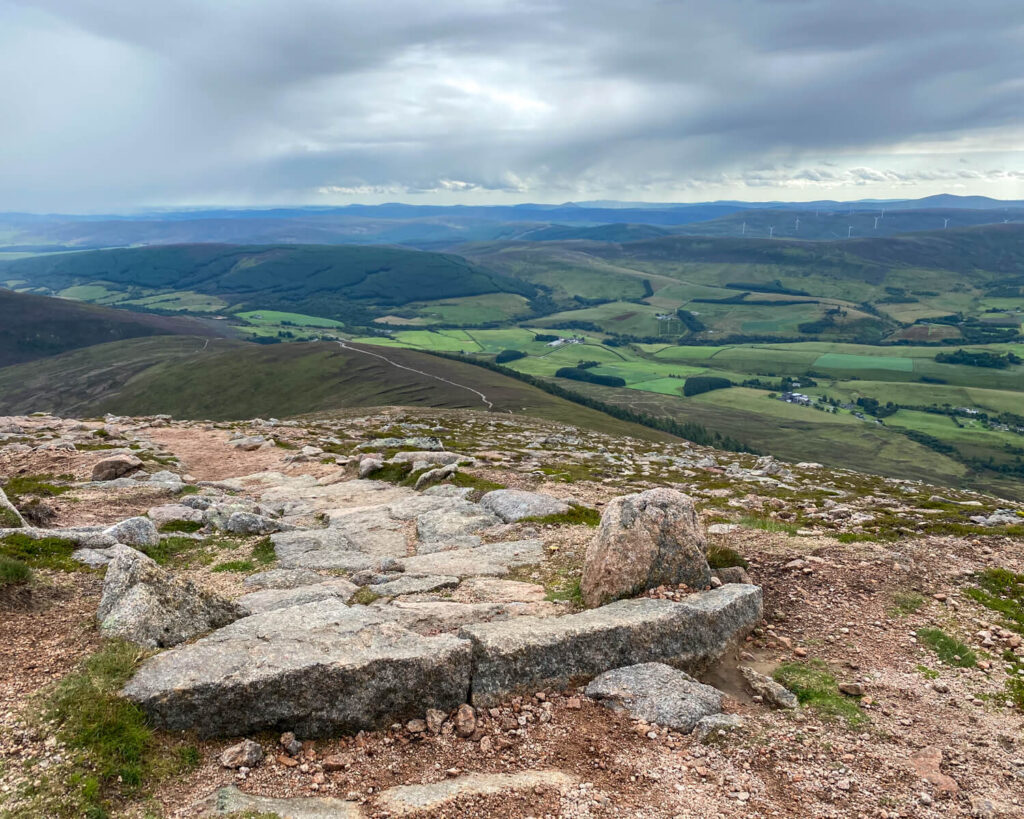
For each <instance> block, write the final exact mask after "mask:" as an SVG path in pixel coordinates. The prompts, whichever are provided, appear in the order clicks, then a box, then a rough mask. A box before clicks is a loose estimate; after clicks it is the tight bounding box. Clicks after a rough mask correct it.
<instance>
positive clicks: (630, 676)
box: [587, 663, 722, 734]
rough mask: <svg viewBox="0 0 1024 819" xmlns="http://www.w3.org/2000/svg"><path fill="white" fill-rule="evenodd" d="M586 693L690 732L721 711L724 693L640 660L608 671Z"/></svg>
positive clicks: (654, 721) (646, 718)
mask: <svg viewBox="0 0 1024 819" xmlns="http://www.w3.org/2000/svg"><path fill="white" fill-rule="evenodd" d="M587 696H588V697H592V698H593V699H596V700H600V701H601V702H603V703H604V704H605V705H606V706H608V707H609V708H612V709H613V710H617V711H626V712H627V713H629V715H630V716H632V717H634V718H636V719H640V720H643V721H644V722H647V723H651V724H653V725H661V726H663V727H665V728H672V729H673V730H676V731H682V732H683V733H687V734H688V733H689V732H690V731H692V730H693V729H694V727H695V726H696V725H697V723H699V722H700V721H701V720H702V719H703V718H704V717H708V716H711V715H712V714H718V713H720V712H721V710H722V692H721V691H719V690H718V689H717V688H712V687H711V686H710V685H704V684H703V683H700V682H697V680H695V679H694V678H693V677H691V676H690V675H689V674H687V673H686V672H685V671H680V670H678V669H676V668H672V667H671V666H668V665H665V664H664V663H640V664H638V665H630V666H626V667H625V668H616V669H613V670H612V671H606V672H605V673H604V674H602V675H601V676H599V677H597V678H595V679H594V680H592V681H591V683H590V685H588V686H587Z"/></svg>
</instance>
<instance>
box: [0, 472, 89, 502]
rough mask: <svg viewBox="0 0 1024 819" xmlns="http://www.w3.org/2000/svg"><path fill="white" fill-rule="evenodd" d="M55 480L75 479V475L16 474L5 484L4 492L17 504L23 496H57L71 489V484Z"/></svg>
mask: <svg viewBox="0 0 1024 819" xmlns="http://www.w3.org/2000/svg"><path fill="white" fill-rule="evenodd" d="M55 480H67V481H70V480H74V475H59V476H54V475H15V476H14V477H13V478H11V479H10V480H8V481H7V483H5V484H4V492H5V493H6V494H7V497H8V498H9V499H10V501H11V503H13V504H14V505H15V506H17V505H18V504H19V503H20V502H21V499H22V498H23V497H25V496H26V495H31V496H34V497H37V498H55V497H57V496H58V495H63V494H64V493H65V492H68V491H70V489H71V487H70V486H61V485H60V484H56V483H53V481H55Z"/></svg>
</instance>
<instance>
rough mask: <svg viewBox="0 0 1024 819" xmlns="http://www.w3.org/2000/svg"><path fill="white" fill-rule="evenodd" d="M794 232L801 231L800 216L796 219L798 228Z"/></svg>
mask: <svg viewBox="0 0 1024 819" xmlns="http://www.w3.org/2000/svg"><path fill="white" fill-rule="evenodd" d="M794 230H797V231H798V230H800V217H799V216H797V217H796V228H795V229H794Z"/></svg>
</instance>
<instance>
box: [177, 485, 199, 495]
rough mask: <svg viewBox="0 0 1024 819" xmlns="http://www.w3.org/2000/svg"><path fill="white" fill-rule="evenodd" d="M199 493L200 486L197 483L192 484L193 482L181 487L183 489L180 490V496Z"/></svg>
mask: <svg viewBox="0 0 1024 819" xmlns="http://www.w3.org/2000/svg"><path fill="white" fill-rule="evenodd" d="M198 494H199V487H198V486H196V485H195V484H191V483H187V484H185V485H184V486H183V487H181V489H179V490H178V496H179V497H181V496H184V495H198Z"/></svg>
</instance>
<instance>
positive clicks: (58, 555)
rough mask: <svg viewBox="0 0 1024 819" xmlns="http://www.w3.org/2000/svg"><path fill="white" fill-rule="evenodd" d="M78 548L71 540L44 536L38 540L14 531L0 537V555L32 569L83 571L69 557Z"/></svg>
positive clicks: (79, 564)
mask: <svg viewBox="0 0 1024 819" xmlns="http://www.w3.org/2000/svg"><path fill="white" fill-rule="evenodd" d="M76 548H78V547H77V546H76V545H75V542H74V541H73V540H67V539H65V538H59V537H44V538H40V539H38V540H34V539H33V538H30V537H28V536H27V535H23V534H20V533H17V532H15V533H14V534H10V535H7V536H6V537H3V538H0V557H6V558H8V559H11V560H18V561H20V562H22V563H24V564H25V565H27V566H29V567H30V568H33V569H57V570H58V571H63V572H74V571H85V566H83V565H82V564H81V563H78V562H77V561H75V560H72V559H71V553H72V552H74V551H75V549H76Z"/></svg>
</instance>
